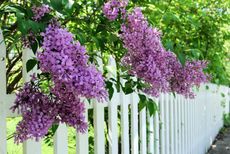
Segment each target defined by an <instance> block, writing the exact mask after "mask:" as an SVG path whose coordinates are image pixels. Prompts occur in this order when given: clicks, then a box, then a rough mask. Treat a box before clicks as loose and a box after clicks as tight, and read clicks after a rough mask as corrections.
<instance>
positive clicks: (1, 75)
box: [0, 29, 6, 100]
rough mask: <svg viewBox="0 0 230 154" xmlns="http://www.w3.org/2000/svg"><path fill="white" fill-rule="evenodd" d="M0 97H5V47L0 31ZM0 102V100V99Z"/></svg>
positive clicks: (0, 31)
mask: <svg viewBox="0 0 230 154" xmlns="http://www.w3.org/2000/svg"><path fill="white" fill-rule="evenodd" d="M0 81H1V82H0V87H1V88H0V96H1V97H3V96H4V95H6V46H5V43H4V38H3V34H2V30H1V29H0ZM1 100H2V99H1Z"/></svg>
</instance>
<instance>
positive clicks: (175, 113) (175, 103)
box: [173, 95, 179, 154]
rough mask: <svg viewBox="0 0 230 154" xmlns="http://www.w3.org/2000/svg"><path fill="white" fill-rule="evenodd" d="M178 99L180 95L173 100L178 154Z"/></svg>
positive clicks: (176, 151) (175, 139)
mask: <svg viewBox="0 0 230 154" xmlns="http://www.w3.org/2000/svg"><path fill="white" fill-rule="evenodd" d="M177 100H178V95H176V97H175V98H174V100H173V110H174V112H173V113H174V145H175V147H174V150H175V154H178V146H179V143H178V114H177V113H178V111H177Z"/></svg>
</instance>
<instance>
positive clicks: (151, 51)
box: [120, 8, 208, 98]
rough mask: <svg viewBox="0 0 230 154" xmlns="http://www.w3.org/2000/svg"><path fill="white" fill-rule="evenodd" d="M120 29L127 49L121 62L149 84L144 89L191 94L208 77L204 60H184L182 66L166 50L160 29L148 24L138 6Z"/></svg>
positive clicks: (155, 94) (189, 95)
mask: <svg viewBox="0 0 230 154" xmlns="http://www.w3.org/2000/svg"><path fill="white" fill-rule="evenodd" d="M121 30H122V33H121V35H120V37H121V39H122V40H123V43H124V46H125V48H126V49H127V50H128V52H127V54H126V55H125V56H124V58H123V64H124V65H126V66H128V67H129V68H130V73H131V74H132V75H135V76H137V77H139V78H141V79H143V80H144V81H146V82H147V83H149V84H150V87H149V88H146V89H145V90H144V91H145V92H146V93H149V94H151V95H153V96H156V97H157V96H159V94H160V93H161V92H177V93H179V94H183V95H185V96H186V97H191V98H192V97H193V93H192V91H191V88H192V87H193V86H194V85H196V86H199V85H200V83H202V82H207V81H208V76H207V75H206V74H204V73H203V69H204V68H205V67H206V63H205V62H202V61H194V62H187V63H186V65H185V66H184V67H183V66H182V65H181V64H180V62H179V61H178V60H177V58H176V55H174V54H173V53H172V52H170V51H166V50H165V48H164V47H163V45H162V43H161V34H160V32H159V31H158V30H156V29H155V28H152V27H150V26H149V23H148V21H147V20H146V19H145V17H144V15H143V14H142V11H141V9H140V8H135V9H134V11H133V12H132V13H131V14H128V15H127V22H126V23H124V24H122V26H121Z"/></svg>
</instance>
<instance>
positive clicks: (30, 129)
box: [11, 80, 87, 144]
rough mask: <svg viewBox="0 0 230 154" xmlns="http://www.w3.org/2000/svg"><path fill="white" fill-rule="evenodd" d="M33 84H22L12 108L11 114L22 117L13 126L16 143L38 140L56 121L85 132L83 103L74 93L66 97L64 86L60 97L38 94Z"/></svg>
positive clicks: (39, 92)
mask: <svg viewBox="0 0 230 154" xmlns="http://www.w3.org/2000/svg"><path fill="white" fill-rule="evenodd" d="M34 81H35V80H33V81H32V82H27V83H25V85H24V87H23V89H21V91H20V93H18V94H17V97H16V100H15V104H14V106H12V107H11V109H12V110H13V112H15V111H16V110H17V111H18V112H19V113H21V114H22V121H20V122H19V123H18V125H17V127H16V132H15V142H16V143H17V144H18V143H22V142H23V141H25V140H27V139H29V138H35V139H36V140H39V139H40V138H43V137H44V136H45V135H46V134H47V133H48V130H49V128H50V127H51V126H52V124H58V123H59V122H62V123H66V124H68V125H70V126H73V127H75V128H76V129H77V130H78V131H79V132H85V130H86V129H87V123H86V122H85V117H84V115H83V113H84V111H85V107H84V103H82V102H80V100H79V99H78V98H75V96H74V95H73V94H72V95H71V94H68V95H65V93H64V92H65V89H64V88H63V87H61V89H59V91H60V92H63V95H62V97H58V96H51V95H50V96H48V95H47V94H44V93H43V92H41V90H40V88H39V86H38V85H35V84H34ZM35 82H36V81H35ZM59 88H60V87H59ZM63 96H65V98H64V97H63Z"/></svg>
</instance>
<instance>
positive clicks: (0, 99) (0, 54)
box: [0, 29, 7, 154]
mask: <svg viewBox="0 0 230 154" xmlns="http://www.w3.org/2000/svg"><path fill="white" fill-rule="evenodd" d="M5 60H6V46H5V43H4V39H3V34H2V30H1V29H0V153H1V154H6V153H7V143H6V112H7V111H6V109H5V104H6V103H7V102H5V97H6V61H5Z"/></svg>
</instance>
